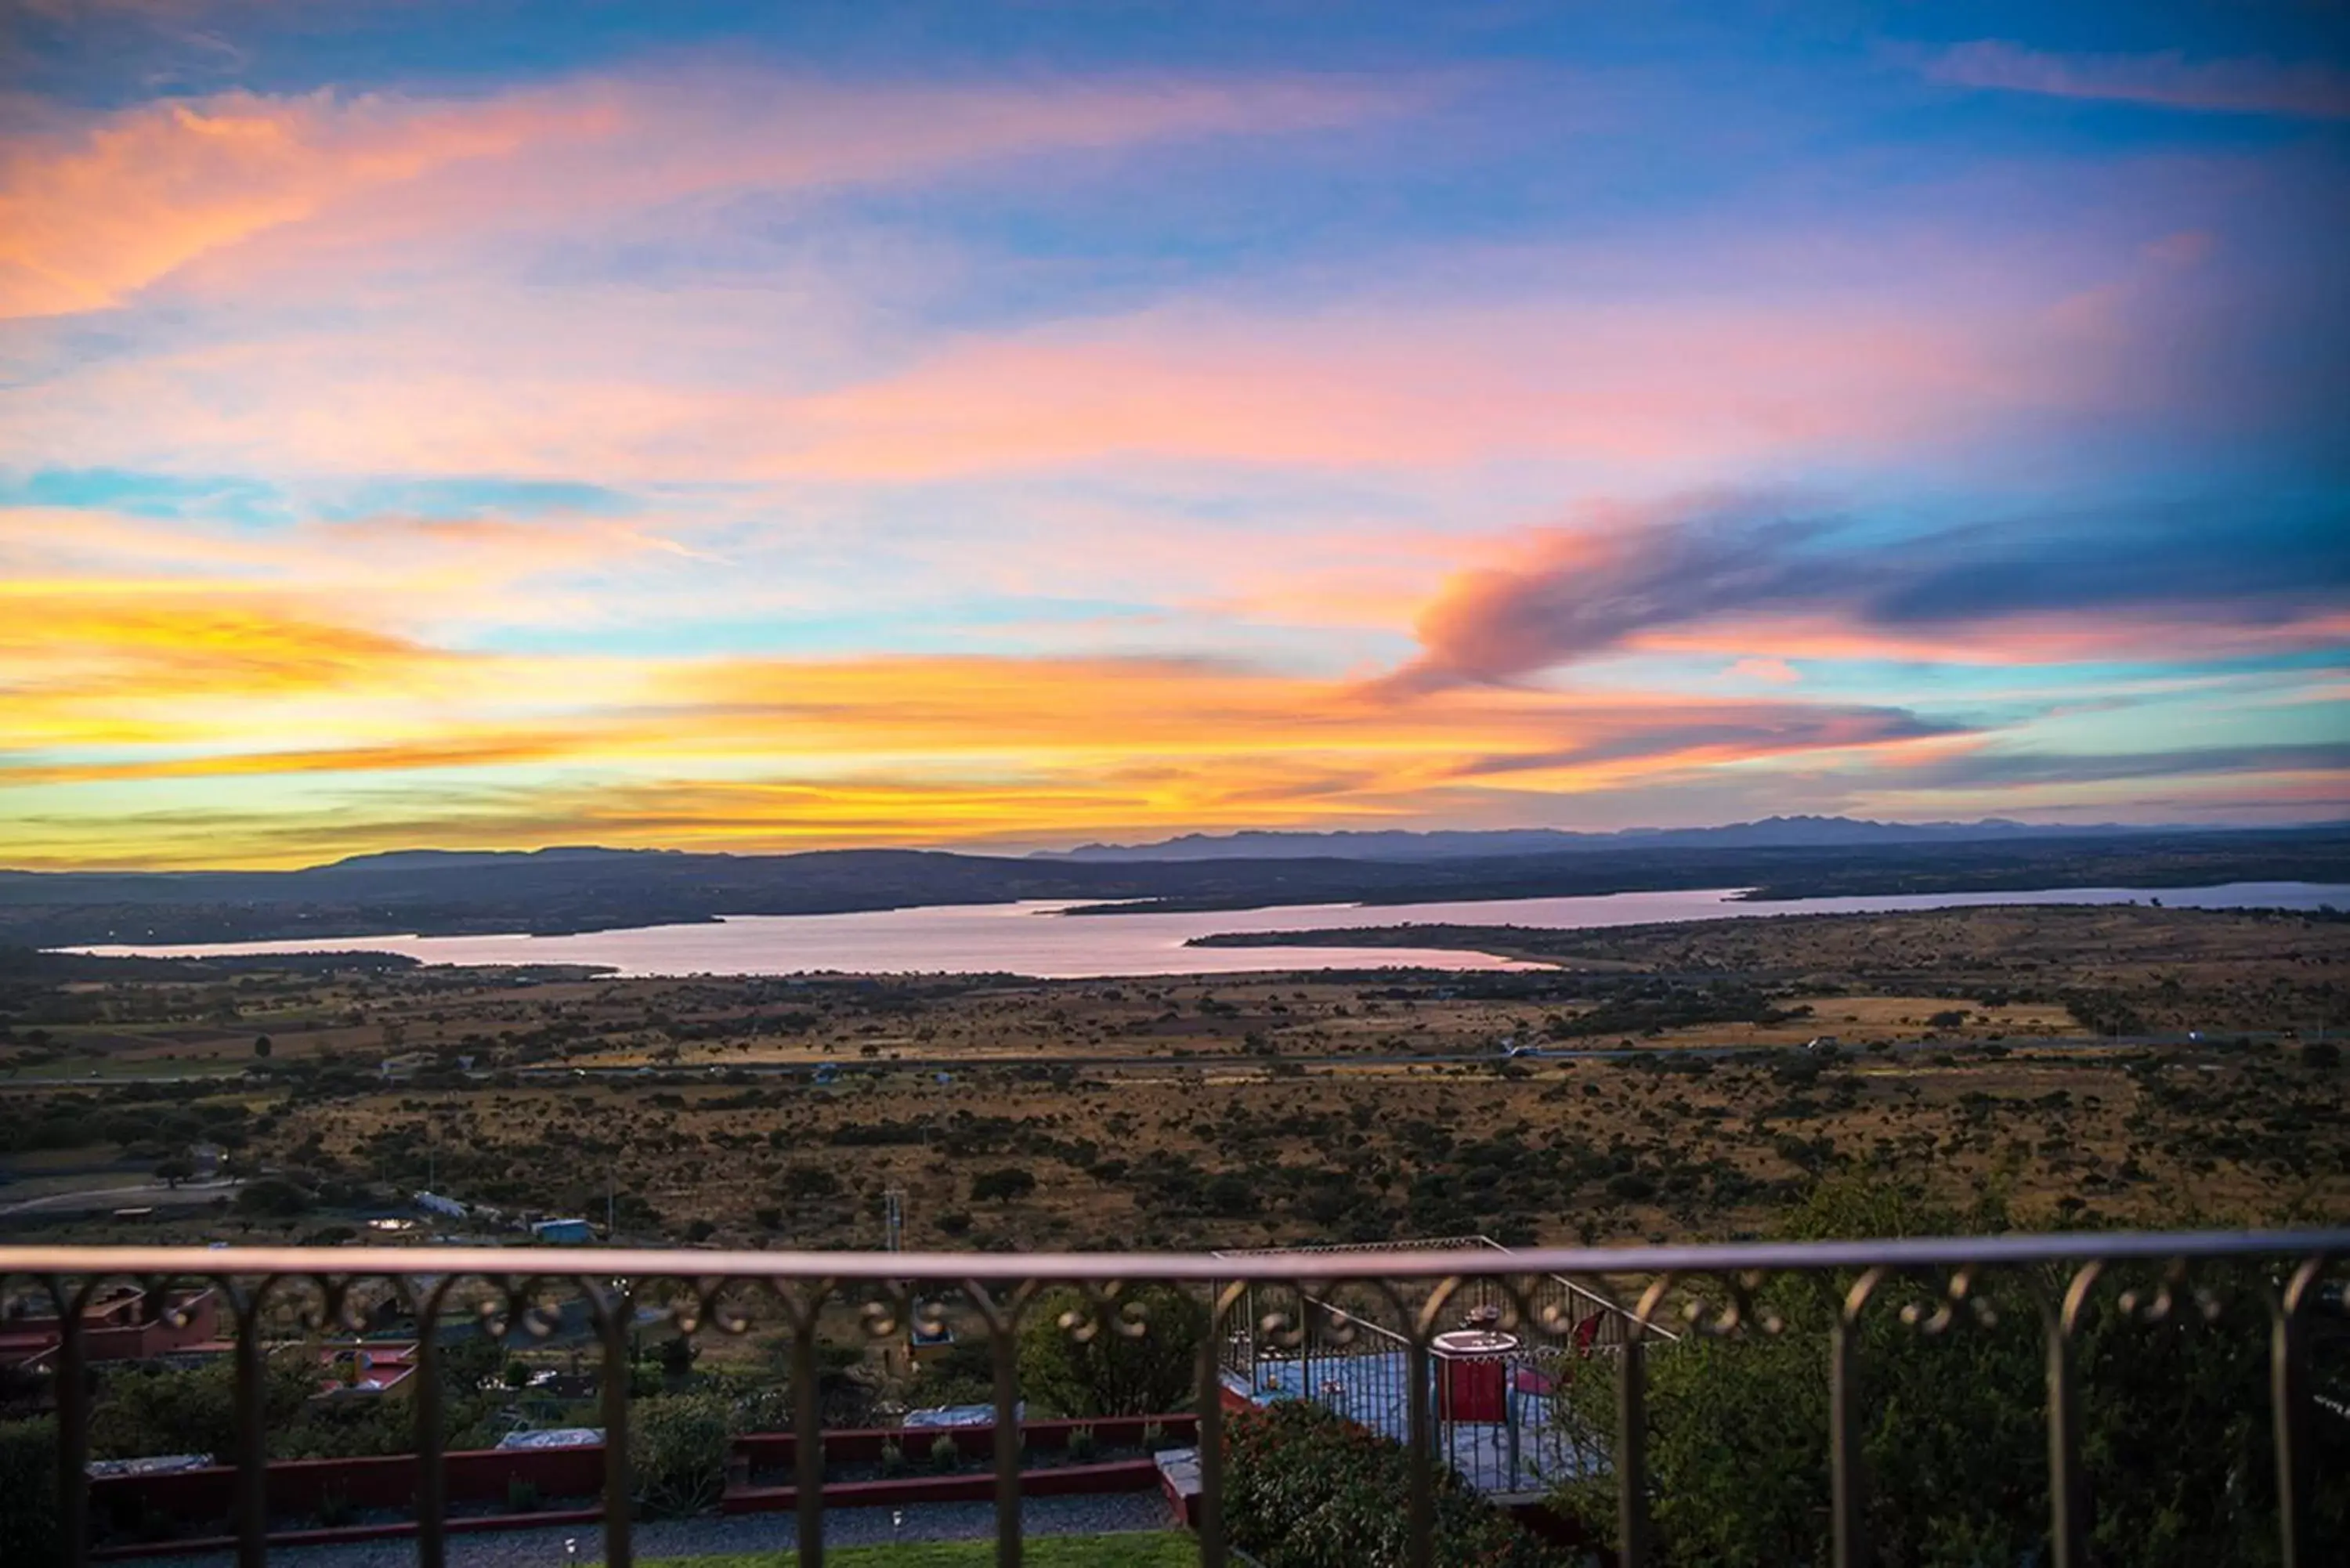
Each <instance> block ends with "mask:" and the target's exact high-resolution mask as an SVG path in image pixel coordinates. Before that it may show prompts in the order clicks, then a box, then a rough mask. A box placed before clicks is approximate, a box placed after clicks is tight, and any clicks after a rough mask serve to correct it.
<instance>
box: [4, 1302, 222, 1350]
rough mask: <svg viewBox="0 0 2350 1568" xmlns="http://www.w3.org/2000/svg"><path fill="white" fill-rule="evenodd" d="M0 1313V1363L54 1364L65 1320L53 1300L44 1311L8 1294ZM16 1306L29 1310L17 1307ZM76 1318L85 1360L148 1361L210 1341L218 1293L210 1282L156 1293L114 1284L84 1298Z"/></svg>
mask: <svg viewBox="0 0 2350 1568" xmlns="http://www.w3.org/2000/svg"><path fill="white" fill-rule="evenodd" d="M9 1306H10V1308H11V1309H12V1310H10V1311H9V1312H8V1313H7V1314H5V1316H0V1367H14V1368H20V1369H22V1370H25V1371H41V1370H53V1369H54V1368H55V1366H56V1361H57V1352H58V1350H59V1349H60V1347H62V1346H63V1345H64V1343H65V1325H64V1324H63V1323H62V1322H61V1321H60V1320H59V1317H58V1314H57V1309H56V1307H55V1306H54V1305H51V1306H49V1307H48V1308H47V1310H46V1311H45V1310H42V1309H40V1308H39V1307H37V1306H35V1305H33V1303H32V1301H31V1300H30V1298H26V1297H15V1298H12V1299H11V1301H10V1303H9ZM16 1308H26V1309H29V1310H24V1311H17V1310H13V1309H16ZM78 1316H79V1318H80V1320H81V1335H80V1338H81V1357H82V1359H83V1360H84V1361H90V1362H99V1361H148V1360H152V1359H153V1358H155V1357H157V1356H161V1355H172V1354H173V1353H175V1352H183V1351H190V1350H193V1349H196V1348H198V1347H201V1346H203V1345H210V1344H211V1343H212V1342H213V1339H214V1336H215V1335H216V1334H218V1332H219V1326H220V1305H219V1298H218V1296H217V1294H216V1293H214V1292H213V1290H212V1289H211V1288H210V1287H209V1286H199V1287H194V1288H191V1289H185V1290H174V1291H167V1292H165V1293H162V1294H161V1296H160V1297H158V1296H153V1295H151V1294H150V1293H148V1292H147V1291H145V1290H142V1289H140V1288H139V1287H137V1286H133V1285H119V1286H116V1287H114V1288H112V1289H110V1290H109V1291H108V1292H107V1293H105V1294H103V1295H100V1296H99V1297H96V1298H95V1299H93V1300H91V1301H90V1302H88V1303H87V1304H85V1305H84V1306H83V1307H82V1308H81V1309H80V1312H79V1314H78Z"/></svg>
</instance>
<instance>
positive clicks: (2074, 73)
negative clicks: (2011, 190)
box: [1926, 39, 2350, 119]
mask: <svg viewBox="0 0 2350 1568" xmlns="http://www.w3.org/2000/svg"><path fill="white" fill-rule="evenodd" d="M1926 74H1927V75H1928V76H1929V77H1931V78H1934V79H1935V80H1937V81H1943V82H1949V83H1951V84H1952V85H1954V86H1958V87H1972V88H1994V89H1997V90H2000V91H2003V92H2026V93H2040V94H2043V95H2046V96H2048V97H2052V98H2075V99H2105V100H2108V101H2113V102H2119V103H2143V104H2153V105H2156V106H2158V107H2160V108H2164V109H2199V110H2204V111H2207V112H2213V113H2224V114H2271V115H2284V116H2291V117H2295V118H2301V119H2345V118H2350V75H2345V73H2344V72H2342V71H2339V70H2335V69H2334V68H2332V67H2327V66H2319V65H2282V64H2280V63H2278V62H2276V61H2274V60H2266V59H2233V60H2207V61H2200V62H2199V61H2193V60H2189V59H2188V58H2187V57H2185V56H2184V55H2182V54H2180V53H2179V52H2178V51H2177V50H2175V49H2173V50H2168V51H2166V52H2164V53H2161V54H2154V55H2051V54H2043V53H2041V52H2039V51H2037V50H2033V49H2026V48H2022V47H2018V46H2016V45H2014V44H2009V43H2002V42H2000V41H1998V40H1996V39H1984V40H1981V41H1980V42H1977V43H1971V44H1961V45H1960V46H1958V47H1956V48H1952V49H1949V50H1946V51H1944V52H1943V53H1942V54H1940V55H1939V56H1936V57H1933V58H1932V59H1930V60H1929V61H1928V62H1927V65H1926Z"/></svg>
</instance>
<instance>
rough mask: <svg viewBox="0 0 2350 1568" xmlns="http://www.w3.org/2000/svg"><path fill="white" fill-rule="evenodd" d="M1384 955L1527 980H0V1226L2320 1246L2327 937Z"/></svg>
mask: <svg viewBox="0 0 2350 1568" xmlns="http://www.w3.org/2000/svg"><path fill="white" fill-rule="evenodd" d="M1312 940H1316V941H1325V940H1337V939H1336V938H1334V937H1333V936H1331V935H1330V934H1327V933H1325V934H1322V935H1318V936H1316V937H1315V938H1314V939H1312ZM1387 940H1395V936H1394V933H1393V932H1392V931H1390V932H1389V933H1387ZM1409 940H1410V941H1411V942H1412V943H1414V944H1415V945H1419V946H1431V945H1433V946H1456V947H1462V948H1476V949H1479V950H1488V951H1508V952H1513V953H1516V954H1519V955H1522V956H1525V957H1529V958H1534V959H1537V960H1540V961H1543V962H1544V963H1545V964H1547V965H1554V966H1555V967H1552V968H1544V969H1541V970H1535V971H1523V972H1515V973H1483V974H1443V973H1432V972H1419V973H1408V974H1407V973H1398V972H1378V973H1373V972H1366V973H1362V974H1354V975H1339V976H1334V975H1329V974H1317V975H1263V976H1245V977H1219V978H1216V979H1213V980H1210V981H1192V980H1184V981H1159V980H1122V981H1062V982H1038V981H1023V980H1017V979H1008V978H1003V977H969V978H961V979H935V980H873V979H858V978H853V977H838V976H830V977H811V978H807V979H805V980H782V979H742V980H697V981H614V980H608V979H599V978H597V977H595V976H592V975H582V974H578V973H576V972H567V971H456V970H432V969H421V968H413V967H406V968H403V967H399V966H396V965H386V966H383V967H380V968H376V969H373V970H367V969H362V968H353V967H347V968H339V969H328V970H323V971H322V970H317V969H313V970H312V971H308V972H294V971H285V970H272V969H266V968H258V967H256V968H253V969H248V970H243V971H235V972H221V971H212V970H210V969H209V968H207V969H204V970H200V971H189V970H187V969H186V968H185V966H148V967H147V968H144V969H141V970H140V971H137V972H135V973H128V972H119V971H109V970H107V969H106V968H104V967H103V966H100V965H95V964H92V963H90V962H89V961H83V963H82V965H81V966H80V967H79V968H78V969H76V970H75V971H74V972H72V973H70V974H68V975H65V976H63V977H61V978H60V977H56V976H47V977H44V976H41V975H38V974H36V975H33V976H31V977H19V978H16V979H12V980H10V981H7V987H8V989H6V990H5V992H0V997H5V1002H4V1003H0V1008H5V1012H6V1014H7V1016H8V1019H9V1023H8V1034H7V1037H6V1039H5V1042H0V1135H5V1142H0V1148H5V1154H0V1168H5V1170H6V1171H7V1173H8V1174H9V1176H10V1177H11V1178H12V1180H11V1182H10V1183H9V1184H7V1185H5V1186H0V1235H5V1236H8V1237H11V1238H16V1239H26V1238H30V1237H34V1236H39V1235H44V1234H46V1235H57V1234H59V1233H60V1231H59V1228H60V1227H67V1226H70V1227H71V1228H72V1233H73V1234H74V1235H75V1236H76V1237H77V1238H78V1239H90V1240H97V1239H102V1238H120V1239H130V1238H132V1237H140V1238H149V1239H162V1238H167V1237H168V1238H174V1239H182V1240H198V1239H225V1240H258V1239H264V1238H268V1237H277V1236H289V1235H290V1236H295V1237H304V1238H310V1239H316V1240H320V1241H335V1240H342V1239H346V1238H348V1237H349V1236H351V1235H354V1234H358V1233H359V1232H360V1231H362V1230H363V1228H364V1221H365V1220H367V1219H368V1218H370V1217H375V1216H380V1215H383V1214H388V1213H390V1212H393V1211H395V1210H399V1209H400V1206H401V1205H402V1203H403V1201H404V1200H405V1199H406V1198H407V1196H408V1195H409V1194H411V1193H412V1192H414V1191H415V1190H416V1189H421V1188H423V1187H425V1186H426V1185H427V1183H428V1181H429V1182H430V1183H431V1184H432V1186H433V1187H434V1188H435V1189H437V1190H440V1191H442V1192H444V1193H447V1194H449V1195H451V1196H453V1197H455V1198H457V1199H462V1200H464V1201H466V1202H468V1203H470V1204H474V1205H487V1206H490V1207H491V1208H493V1209H494V1210H498V1211H499V1216H500V1222H503V1223H505V1224H511V1223H513V1222H515V1221H516V1220H521V1219H525V1218H528V1217H533V1216H539V1215H558V1214H582V1215H587V1216H589V1217H591V1218H592V1219H594V1220H596V1221H597V1222H598V1224H599V1225H600V1224H601V1223H602V1222H603V1221H604V1220H605V1219H606V1217H607V1215H608V1214H609V1215H610V1216H611V1217H612V1218H614V1219H615V1220H617V1229H618V1231H619V1238H620V1239H621V1240H622V1241H641V1242H648V1243H650V1242H653V1241H711V1242H716V1243H724V1244H733V1245H746V1246H785V1245H802V1246H822V1247H833V1246H850V1245H860V1244H861V1245H868V1246H869V1245H876V1244H879V1242H880V1241H881V1240H882V1231H881V1223H882V1221H881V1216H882V1214H883V1212H884V1209H885V1199H884V1194H885V1192H887V1191H889V1190H890V1189H897V1190H898V1191H899V1192H900V1193H902V1195H903V1201H904V1212H905V1216H906V1231H905V1241H906V1242H907V1244H909V1245H912V1246H940V1247H986V1248H1003V1249H1034V1248H1048V1247H1049V1248H1109V1247H1121V1246H1137V1245H1139V1246H1153V1247H1158V1246H1210V1245H1261V1244H1264V1243H1268V1242H1287V1241H1388V1240H1394V1239H1399V1238H1404V1237H1426V1236H1440V1235H1454V1234H1462V1233H1468V1232H1481V1233H1484V1234H1488V1235H1492V1236H1494V1237H1496V1238H1498V1239H1501V1240H1503V1241H1514V1242H1529V1241H1550V1242H1572V1241H1625V1240H1633V1239H1639V1238H1656V1239H1663V1238H1666V1237H1672V1238H1676V1239H1679V1238H1689V1237H1707V1236H1711V1237H1728V1236H1736V1235H1742V1234H1748V1233H1752V1232H1754V1231H1758V1230H1761V1229H1765V1228H1767V1227H1768V1225H1769V1223H1770V1222H1771V1217H1772V1216H1773V1214H1774V1213H1775V1212H1778V1211H1780V1210H1783V1208H1784V1206H1785V1205H1786V1203H1787V1202H1788V1201H1789V1199H1791V1198H1792V1197H1794V1195H1796V1194H1798V1193H1800V1192H1801V1191H1802V1190H1803V1189H1804V1188H1805V1186H1807V1185H1808V1183H1809V1182H1810V1181H1811V1180H1813V1179H1814V1178H1815V1177H1817V1176H1818V1175H1820V1174H1823V1173H1826V1172H1832V1171H1839V1170H1849V1171H1855V1172H1859V1173H1866V1174H1871V1175H1880V1176H1889V1177H1893V1178H1897V1179H1903V1180H1907V1181H1910V1182H1913V1183H1916V1184H1918V1185H1920V1186H1922V1187H1924V1188H1925V1189H1928V1191H1929V1193H1930V1194H1931V1195H1932V1196H1934V1197H1935V1198H1937V1199H1940V1200H1941V1201H1943V1202H1946V1203H1950V1204H1955V1205H1959V1206H1960V1207H1971V1206H1975V1205H1979V1204H1981V1205H1996V1206H2001V1207H2003V1208H2004V1209H2005V1210H2006V1211H2007V1212H2008V1214H2009V1215H2010V1216H2012V1219H2013V1220H2016V1221H2017V1222H2033V1223H2074V1222H2089V1223H2095V1222H2099V1221H2104V1222H2120V1221H2136V1222H2142V1223H2160V1224H2167V1225H2179V1224H2193V1223H2201V1222H2210V1223H2221V1222H2236V1221H2247V1220H2284V1219H2291V1218H2298V1219H2303V1220H2314V1219H2331V1220H2341V1219H2343V1218H2344V1217H2345V1215H2350V1128H2345V1122H2344V1119H2343V1093H2342V1091H2343V1085H2344V1081H2345V1080H2344V1075H2343V1072H2342V1069H2341V1068H2340V1067H2339V1065H2338V1053H2337V1052H2336V1051H2335V1050H2334V1046H2333V1044H2332V1042H2331V1040H2330V1038H2323V1037H2322V1033H2323V1032H2324V1031H2325V1030H2329V1029H2334V1030H2338V1029H2340V1028H2342V1027H2343V1026H2344V1025H2345V1024H2346V1023H2350V1012H2345V1009H2350V984H2345V981H2350V922H2345V921H2344V920H2341V919H2334V918H2331V917H2328V916H2324V915H2315V916H2300V915H2263V914H2256V913H2242V912H2204V911H2189V910H2166V909H2148V908H2135V907H2119V908H2104V909H2097V908H2065V909H2057V908H2046V909H2017V908H1993V909H1966V910H1951V911H1939V912H1925V913H1917V914H1904V915H1898V916H1885V915H1873V916H1819V917H1800V918H1779V919H1742V920H1726V921H1718V922H1710V923H1706V924H1700V925H1680V926H1669V927H1649V928H1635V929H1618V930H1613V931H1575V932H1567V931H1537V930H1511V931H1492V930H1484V931H1480V930H1473V929H1446V928H1419V929H1413V930H1411V931H1410V932H1409ZM158 969H168V970H170V971H171V972H170V973H158V972H156V971H157V970H158ZM263 1036H266V1037H267V1039H268V1043H269V1044H268V1046H267V1050H266V1054H258V1052H259V1050H260V1047H259V1046H258V1044H257V1042H258V1041H259V1039H260V1038H261V1037H263ZM1830 1042H1832V1043H1830ZM1511 1051H1514V1052H1515V1053H1516V1054H1507V1053H1509V1052H1511ZM207 1171H218V1172H220V1173H222V1174H223V1175H224V1176H228V1177H237V1178H242V1180H241V1181H236V1182H231V1181H227V1180H220V1181H206V1180H205V1179H203V1178H204V1175H205V1173H206V1172H207ZM186 1173H192V1175H193V1176H194V1178H195V1179H193V1180H189V1179H187V1174H186ZM141 1209H151V1210H152V1212H151V1213H140V1212H135V1210H141ZM116 1210H133V1212H130V1213H127V1214H124V1215H121V1216H120V1217H118V1216H117V1214H116ZM490 1223H493V1222H491V1221H466V1222H461V1223H457V1224H455V1225H454V1227H453V1228H455V1229H459V1230H463V1229H464V1228H465V1226H466V1225H475V1226H477V1227H478V1226H479V1225H482V1224H490Z"/></svg>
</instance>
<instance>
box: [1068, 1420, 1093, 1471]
mask: <svg viewBox="0 0 2350 1568" xmlns="http://www.w3.org/2000/svg"><path fill="white" fill-rule="evenodd" d="M1100 1447H1101V1445H1100V1444H1099V1443H1097V1442H1096V1441H1095V1440H1094V1429H1093V1428H1091V1427H1072V1428H1070V1429H1069V1447H1068V1454H1069V1462H1070V1463H1072V1464H1079V1465H1082V1464H1085V1463H1087V1461H1089V1460H1091V1459H1093V1457H1094V1455H1095V1454H1096V1453H1097V1452H1098V1451H1099V1450H1100Z"/></svg>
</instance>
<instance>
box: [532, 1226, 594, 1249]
mask: <svg viewBox="0 0 2350 1568" xmlns="http://www.w3.org/2000/svg"><path fill="white" fill-rule="evenodd" d="M530 1234H531V1240H533V1241H544V1242H546V1243H547V1244H549V1245H550V1246H556V1247H584V1246H586V1245H587V1243H588V1242H590V1241H594V1240H595V1239H596V1232H595V1231H593V1230H592V1229H590V1228H589V1226H588V1224H587V1220H537V1221H536V1222H535V1223H534V1224H532V1226H531V1228H530Z"/></svg>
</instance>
